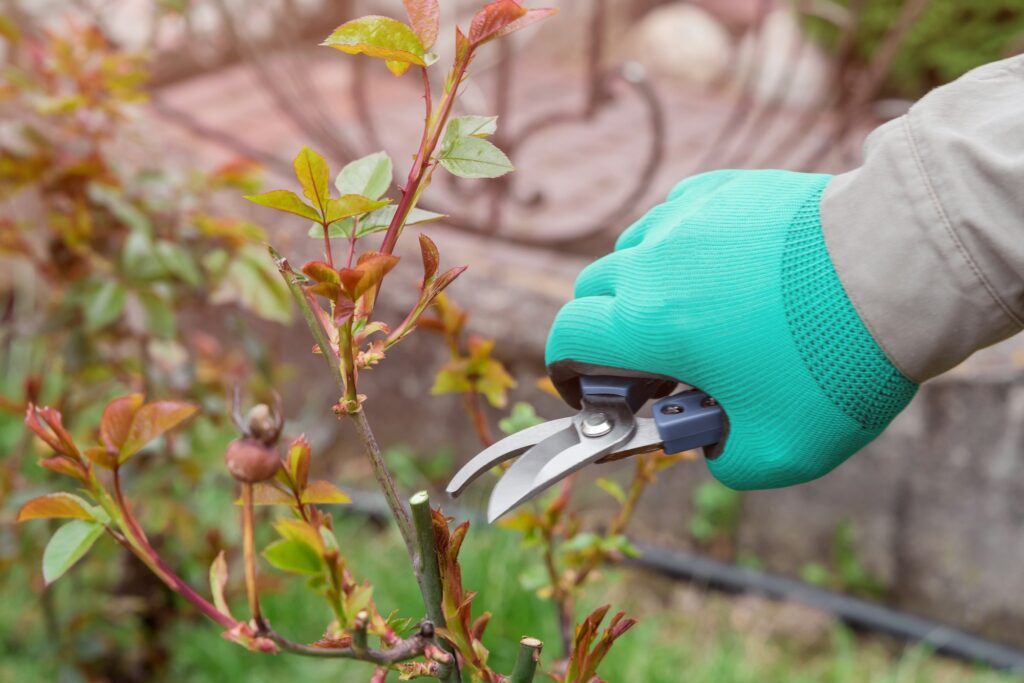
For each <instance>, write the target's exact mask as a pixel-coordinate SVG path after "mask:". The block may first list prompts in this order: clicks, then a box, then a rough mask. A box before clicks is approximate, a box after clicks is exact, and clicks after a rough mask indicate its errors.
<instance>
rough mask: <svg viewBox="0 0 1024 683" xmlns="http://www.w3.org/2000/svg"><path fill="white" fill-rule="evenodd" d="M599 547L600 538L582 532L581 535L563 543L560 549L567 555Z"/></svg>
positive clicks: (588, 532) (593, 534)
mask: <svg viewBox="0 0 1024 683" xmlns="http://www.w3.org/2000/svg"><path fill="white" fill-rule="evenodd" d="M600 545H601V537H600V536H598V535H597V534H595V533H593V532H590V531H584V532H582V533H578V534H576V535H575V536H573V537H572V538H570V539H569V540H568V541H566V542H565V543H563V544H562V545H561V548H562V550H563V551H565V552H567V553H578V552H583V551H585V550H590V549H591V548H597V547H599V546H600Z"/></svg>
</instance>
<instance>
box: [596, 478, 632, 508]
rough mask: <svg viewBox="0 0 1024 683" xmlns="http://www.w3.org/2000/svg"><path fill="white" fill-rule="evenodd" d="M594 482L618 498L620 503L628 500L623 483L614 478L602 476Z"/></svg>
mask: <svg viewBox="0 0 1024 683" xmlns="http://www.w3.org/2000/svg"><path fill="white" fill-rule="evenodd" d="M594 483H595V484H597V488H599V489H601V490H602V491H604V492H605V493H607V494H608V495H609V496H611V497H612V498H614V499H615V500H617V501H618V502H619V504H622V503H625V502H626V492H625V491H623V490H622V484H620V483H619V482H617V481H615V480H614V479H605V478H604V477H601V478H600V479H598V480H597V481H596V482H594Z"/></svg>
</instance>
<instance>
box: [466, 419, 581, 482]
mask: <svg viewBox="0 0 1024 683" xmlns="http://www.w3.org/2000/svg"><path fill="white" fill-rule="evenodd" d="M571 426H572V417H563V418H559V419H557V420H551V421H549V422H543V423H541V424H539V425H534V426H533V427H528V428H527V429H523V430H522V431H518V432H516V433H515V434H511V435H509V436H506V437H505V438H504V439H502V440H501V441H497V442H495V443H493V444H491V445H490V446H488V447H487V448H485V449H484V450H482V451H481V452H480V453H479V454H477V455H476V456H475V457H474V458H473V459H472V460H470V461H469V462H467V463H466V464H465V465H463V466H462V469H460V470H459V471H458V472H456V473H455V476H454V477H452V480H451V481H450V482H449V483H448V487H447V489H446V490H447V491H448V495H450V496H452V497H455V496H458V495H459V494H460V493H462V491H463V490H464V489H465V488H466V487H467V486H469V485H470V484H471V483H473V480H475V479H476V478H477V477H479V476H480V475H481V474H483V473H484V472H487V471H489V470H490V469H491V468H493V467H495V466H497V465H499V464H501V463H503V462H505V461H506V460H508V459H510V458H514V457H516V456H517V455H519V454H520V453H523V452H524V451H527V450H529V449H530V448H533V447H534V446H536V445H537V444H539V443H540V442H542V441H544V440H545V439H547V438H549V437H551V436H553V435H555V434H558V433H559V432H562V431H564V430H565V429H567V428H569V427H571Z"/></svg>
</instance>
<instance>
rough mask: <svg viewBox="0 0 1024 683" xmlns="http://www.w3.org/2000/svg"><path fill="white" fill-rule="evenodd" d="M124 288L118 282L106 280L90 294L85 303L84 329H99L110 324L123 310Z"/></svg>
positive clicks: (93, 330) (91, 330)
mask: <svg viewBox="0 0 1024 683" xmlns="http://www.w3.org/2000/svg"><path fill="white" fill-rule="evenodd" d="M124 301H125V290H124V287H122V286H121V283H120V282H117V281H116V280H107V281H106V282H104V283H102V284H101V285H100V286H99V288H98V289H97V290H96V291H95V292H94V293H93V294H92V296H91V297H90V298H89V300H88V301H87V302H86V305H85V329H86V330H87V331H89V332H95V331H96V330H101V329H103V328H104V327H106V326H107V325H109V324H111V323H112V322H114V321H115V320H117V319H118V318H119V317H121V311H123V310H124Z"/></svg>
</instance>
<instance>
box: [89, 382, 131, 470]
mask: <svg viewBox="0 0 1024 683" xmlns="http://www.w3.org/2000/svg"><path fill="white" fill-rule="evenodd" d="M144 400H145V399H144V398H143V396H142V394H128V395H127V396H121V397H120V398H115V399H114V400H113V401H111V402H110V403H108V404H107V407H106V408H104V409H103V417H102V418H101V419H100V441H101V442H102V443H103V446H104V447H105V448H106V449H107V451H108V452H111V453H117V452H118V451H119V450H121V444H123V443H124V440H125V439H127V438H128V430H129V429H131V426H132V418H133V417H135V411H137V410H138V409H139V408H140V407H141V406H142V403H143V401H144ZM87 455H88V453H87ZM89 459H90V460H93V458H91V457H90V458H89ZM93 462H96V460H93ZM97 464H99V463H97Z"/></svg>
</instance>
